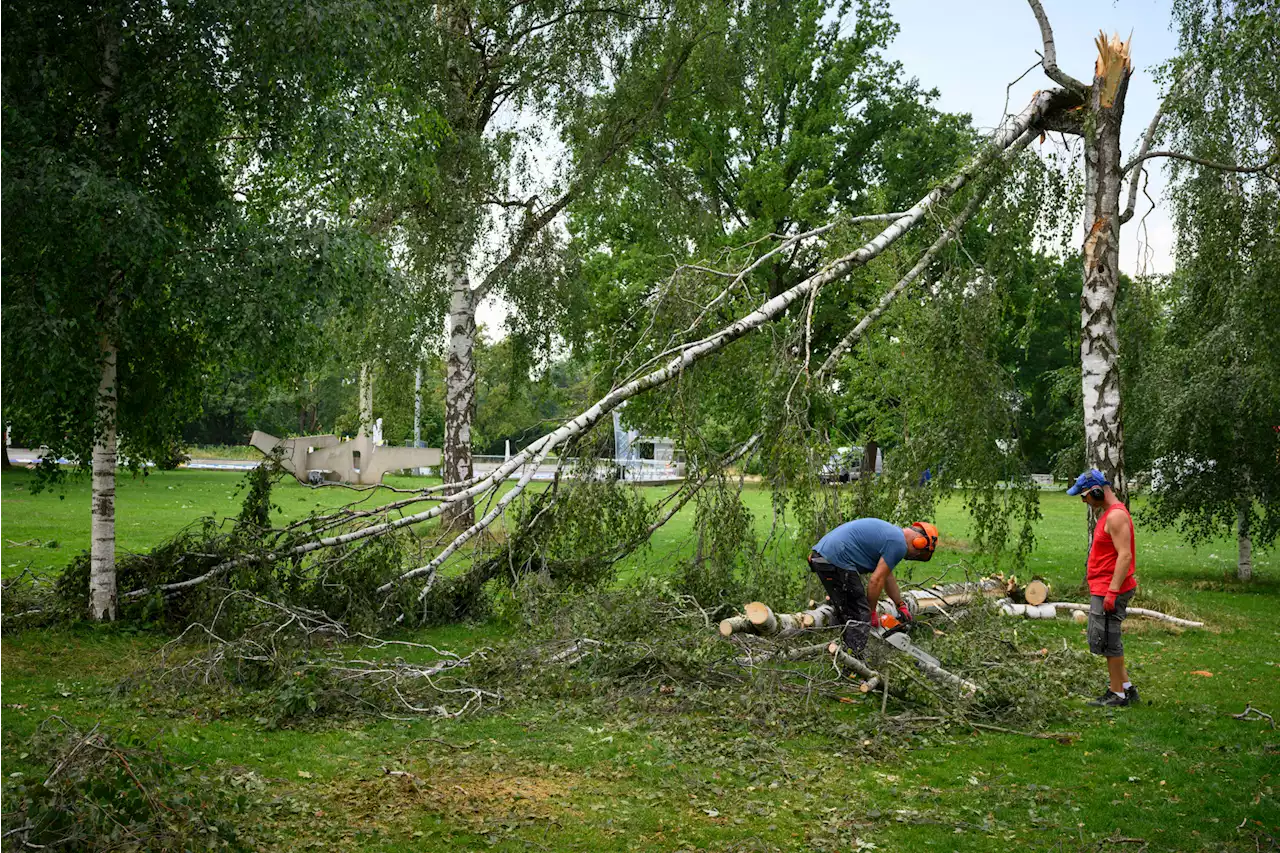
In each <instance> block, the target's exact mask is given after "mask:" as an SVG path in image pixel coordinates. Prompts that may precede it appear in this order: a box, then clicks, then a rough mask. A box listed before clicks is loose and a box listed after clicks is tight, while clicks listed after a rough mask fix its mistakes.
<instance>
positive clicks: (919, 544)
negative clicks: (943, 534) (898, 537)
mask: <svg viewBox="0 0 1280 853" xmlns="http://www.w3.org/2000/svg"><path fill="white" fill-rule="evenodd" d="M911 529H912V530H918V531H920V535H919V536H917V537H916V538H915V539H912V540H911V547H912V548H915V549H916V550H917V551H923V552H924V553H925V558H924V560H925V562H928V560H929V558H930V557H932V556H933V552H934V549H936V548H937V547H938V528H936V527H934V526H933V525H932V524H930V523H929V522H927V521H916V522H913V523H912V525H911Z"/></svg>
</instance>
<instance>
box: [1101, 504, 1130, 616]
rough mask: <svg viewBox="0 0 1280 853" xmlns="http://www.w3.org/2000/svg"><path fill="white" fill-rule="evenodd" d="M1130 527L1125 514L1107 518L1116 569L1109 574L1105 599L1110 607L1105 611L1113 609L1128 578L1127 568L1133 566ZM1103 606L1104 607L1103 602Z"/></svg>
mask: <svg viewBox="0 0 1280 853" xmlns="http://www.w3.org/2000/svg"><path fill="white" fill-rule="evenodd" d="M1132 525H1133V522H1132V521H1130V520H1129V516H1128V515H1126V514H1125V513H1120V512H1113V513H1111V515H1109V516H1107V528H1106V529H1107V533H1108V534H1109V535H1110V536H1111V543H1112V544H1113V545H1115V548H1116V567H1115V570H1114V571H1113V572H1112V573H1111V585H1110V587H1108V589H1107V591H1108V592H1109V593H1110V594H1109V595H1108V596H1107V599H1108V600H1109V601H1110V603H1111V607H1109V608H1106V609H1107V610H1114V609H1115V596H1116V595H1117V594H1118V593H1119V592H1120V589H1121V587H1123V586H1124V579H1125V578H1126V577H1128V575H1129V568H1130V566H1132V565H1133V550H1132V549H1131V548H1130V547H1129V538H1130V535H1129V531H1130V530H1131V529H1132ZM1103 606H1104V607H1105V606H1106V603H1105V602H1104V605H1103Z"/></svg>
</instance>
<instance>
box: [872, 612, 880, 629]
mask: <svg viewBox="0 0 1280 853" xmlns="http://www.w3.org/2000/svg"><path fill="white" fill-rule="evenodd" d="M871 627H872V628H879V627H880V611H878V610H872V611H871Z"/></svg>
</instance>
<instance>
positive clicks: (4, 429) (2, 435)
mask: <svg viewBox="0 0 1280 853" xmlns="http://www.w3.org/2000/svg"><path fill="white" fill-rule="evenodd" d="M8 469H9V424H6V423H5V421H4V410H0V471H5V470H8Z"/></svg>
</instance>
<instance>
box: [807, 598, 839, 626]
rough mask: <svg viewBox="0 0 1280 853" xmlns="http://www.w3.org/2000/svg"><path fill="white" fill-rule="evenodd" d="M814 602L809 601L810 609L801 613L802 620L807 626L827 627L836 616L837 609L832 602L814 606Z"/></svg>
mask: <svg viewBox="0 0 1280 853" xmlns="http://www.w3.org/2000/svg"><path fill="white" fill-rule="evenodd" d="M813 605H814V602H812V601H811V602H809V607H810V609H809V610H806V611H804V612H803V613H801V614H800V621H801V622H802V623H803V624H804V627H806V628H825V627H826V626H828V625H831V624H832V623H833V622H834V620H835V618H836V609H835V607H833V606H831V605H830V604H824V605H822V606H821V607H814V606H813Z"/></svg>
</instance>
